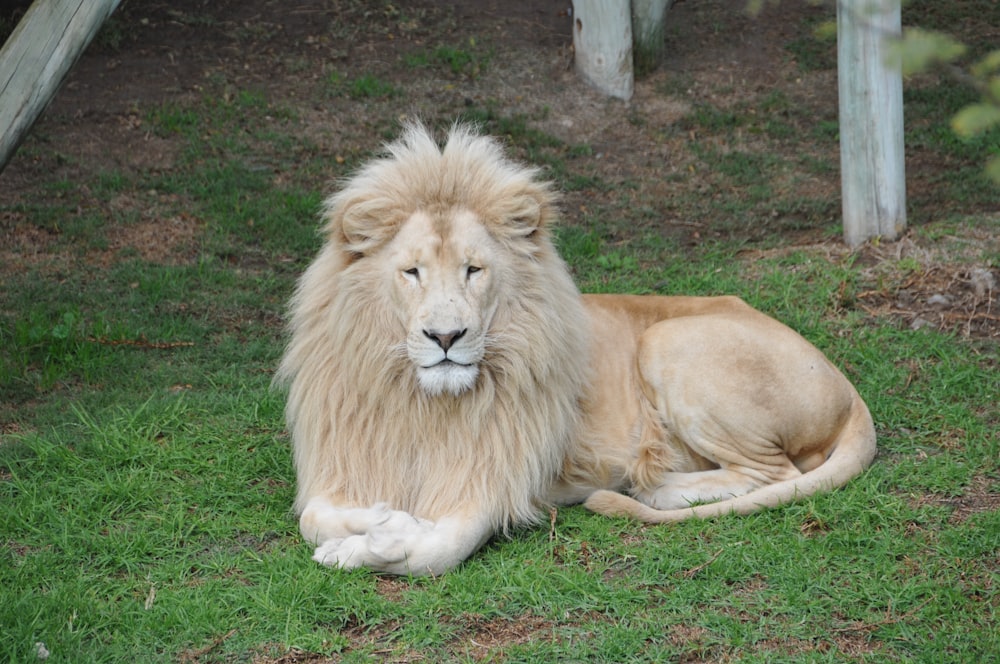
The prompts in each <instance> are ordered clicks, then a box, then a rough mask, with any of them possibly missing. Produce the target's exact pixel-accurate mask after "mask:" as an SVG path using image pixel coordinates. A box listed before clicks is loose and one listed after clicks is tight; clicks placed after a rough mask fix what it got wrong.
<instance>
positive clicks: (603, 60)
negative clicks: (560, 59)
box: [573, 0, 633, 99]
mask: <svg viewBox="0 0 1000 664" xmlns="http://www.w3.org/2000/svg"><path fill="white" fill-rule="evenodd" d="M573 50H574V52H575V57H576V69H577V71H579V72H580V75H581V76H583V78H584V80H585V81H587V83H589V84H590V85H592V86H594V87H595V88H597V89H598V90H600V91H601V92H603V93H604V94H607V95H611V96H612V97H618V98H620V99H629V98H631V96H632V85H633V79H632V17H631V12H630V9H629V2H628V0H614V1H606V2H602V1H601V0H574V1H573Z"/></svg>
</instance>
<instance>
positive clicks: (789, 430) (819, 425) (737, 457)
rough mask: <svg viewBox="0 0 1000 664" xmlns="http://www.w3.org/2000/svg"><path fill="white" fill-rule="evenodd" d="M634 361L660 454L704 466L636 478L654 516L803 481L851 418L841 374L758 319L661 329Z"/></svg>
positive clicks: (681, 323)
mask: <svg viewBox="0 0 1000 664" xmlns="http://www.w3.org/2000/svg"><path fill="white" fill-rule="evenodd" d="M639 352H640V362H639V365H640V373H641V377H642V390H643V393H644V394H645V396H646V398H647V399H649V402H650V403H651V404H652V405H653V407H654V408H655V410H656V413H657V415H658V416H659V418H660V423H661V425H662V429H663V432H664V433H663V436H664V437H663V440H662V441H661V443H660V444H661V445H663V446H665V447H667V448H668V449H673V450H680V451H681V454H679V455H677V458H680V459H683V458H684V457H685V455H690V456H691V458H697V459H698V461H699V464H700V465H694V464H688V465H687V467H685V464H681V467H677V466H675V467H667V468H660V469H655V470H656V472H649V471H648V470H647V469H645V468H637V469H636V470H635V471H634V473H633V476H634V477H636V478H637V482H636V485H635V486H633V489H632V492H633V494H634V495H635V497H636V499H638V500H639V501H640V502H643V503H645V504H647V505H650V506H652V507H655V508H658V509H665V510H670V509H677V508H682V507H687V506H689V505H691V504H693V503H703V502H715V501H719V500H725V499H729V498H733V497H737V496H742V495H745V494H748V493H750V492H751V491H753V490H755V489H758V488H761V487H763V486H767V485H771V484H775V483H777V482H782V481H785V480H790V479H794V478H796V477H800V476H801V475H802V472H801V471H802V469H803V468H808V466H809V465H810V464H812V465H815V461H814V460H813V459H814V458H817V457H819V458H822V457H825V454H826V453H827V449H828V446H829V444H830V441H832V440H834V439H835V437H836V434H837V431H838V430H839V428H840V426H841V423H842V422H843V421H844V418H845V417H846V414H847V413H848V412H849V407H850V392H849V391H848V388H847V387H845V386H847V383H846V381H844V380H843V378H842V377H841V376H840V374H839V373H837V372H836V370H835V369H833V368H832V366H831V365H830V364H829V363H828V362H827V361H826V359H825V358H824V357H823V356H822V354H820V353H819V351H817V350H816V349H815V348H813V347H812V346H811V345H810V344H808V343H807V342H806V341H805V340H804V339H802V338H801V337H799V336H798V335H796V334H795V333H794V332H792V331H791V330H789V329H788V328H786V327H785V326H782V325H780V324H779V323H777V322H776V321H773V320H770V319H767V318H766V317H764V316H763V315H762V314H758V313H754V314H746V315H743V316H739V317H734V316H729V315H718V316H715V315H706V316H694V317H690V318H680V319H672V320H668V321H663V322H660V323H658V324H656V325H654V326H651V327H650V328H649V329H648V330H647V331H646V333H645V334H644V335H643V338H642V340H641V346H640V351H639ZM644 458H645V457H644V456H642V455H641V456H640V457H639V459H638V463H639V464H642V463H643V462H644ZM799 466H801V468H800V467H799ZM666 471H670V472H666ZM692 471H693V472H692Z"/></svg>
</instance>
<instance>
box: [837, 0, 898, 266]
mask: <svg viewBox="0 0 1000 664" xmlns="http://www.w3.org/2000/svg"><path fill="white" fill-rule="evenodd" d="M900 19H901V15H900V0H840V1H839V2H838V3H837V79H838V84H839V87H838V92H839V97H840V182H841V192H842V197H843V216H844V241H845V242H846V243H847V244H848V245H850V246H852V247H853V246H857V245H859V244H862V243H863V242H866V241H868V240H871V239H873V238H884V239H887V240H895V239H896V238H898V237H899V236H900V234H902V232H903V231H904V230H905V229H906V171H905V165H904V159H903V157H904V154H903V75H902V69H901V67H900V65H898V64H896V65H890V64H888V59H887V57H886V56H887V50H888V49H887V44H886V40H888V39H892V38H898V37H899V35H900V34H901V25H900V24H901V20H900Z"/></svg>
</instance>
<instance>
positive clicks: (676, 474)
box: [277, 124, 875, 575]
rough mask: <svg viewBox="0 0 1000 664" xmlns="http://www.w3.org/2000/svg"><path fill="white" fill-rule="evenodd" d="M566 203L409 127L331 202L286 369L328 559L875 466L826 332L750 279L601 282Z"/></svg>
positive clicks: (487, 160)
mask: <svg viewBox="0 0 1000 664" xmlns="http://www.w3.org/2000/svg"><path fill="white" fill-rule="evenodd" d="M556 205H557V195H556V192H555V191H554V188H553V186H552V185H551V184H550V183H547V182H545V181H544V180H543V179H541V178H540V177H539V171H538V170H537V169H534V168H530V167H525V166H522V165H519V164H517V163H515V162H514V161H512V160H511V159H510V158H508V157H507V156H506V155H505V153H504V151H503V149H502V147H501V145H500V143H499V142H498V141H497V140H495V139H493V138H491V137H489V136H485V135H481V134H480V133H478V131H477V130H476V129H475V128H472V127H469V126H465V125H461V124H456V125H454V126H453V127H452V128H451V130H450V132H449V134H448V136H447V140H446V142H445V144H444V146H443V147H441V146H439V144H438V143H437V142H436V141H435V139H434V137H433V135H432V134H431V132H430V131H429V130H427V129H426V128H425V127H424V126H422V125H420V124H412V125H409V126H407V127H405V128H404V131H403V133H402V135H401V137H400V138H399V139H397V140H396V141H395V142H393V143H391V144H390V145H388V146H387V148H386V152H385V154H384V156H382V157H379V158H376V159H374V160H373V161H371V162H369V163H368V164H367V165H366V166H364V167H363V168H361V169H360V170H359V171H358V172H357V173H356V174H355V175H354V176H353V177H351V178H350V179H349V180H347V181H346V183H345V184H344V185H343V187H342V188H341V189H340V191H339V192H338V193H336V194H334V195H333V196H331V197H330V198H329V199H328V200H327V201H326V204H325V207H324V212H323V219H324V225H323V228H322V232H323V236H324V242H323V246H322V248H321V250H320V252H319V254H318V256H317V257H316V258H315V260H314V261H313V262H312V263H311V265H310V266H309V267H308V268H307V269H306V271H305V272H304V274H303V275H302V277H301V278H300V280H299V282H298V285H297V288H296V290H295V293H294V295H293V297H292V301H291V307H290V316H289V330H290V335H289V341H288V345H287V348H286V351H285V354H284V357H283V359H282V362H281V365H280V367H279V370H278V374H277V380H279V381H283V382H284V383H285V384H286V385H287V387H288V397H287V408H286V419H287V423H288V427H289V431H290V433H291V436H292V440H293V448H294V464H295V470H296V475H297V495H296V499H295V506H294V508H295V511H296V513H297V514H298V515H299V526H300V530H301V533H302V535H303V537H304V538H305V539H306V540H308V541H309V542H311V543H312V544H313V545H315V547H316V548H315V555H314V559H315V560H316V561H318V562H320V563H323V564H325V565H329V566H333V567H338V568H357V567H368V568H371V569H374V570H377V571H379V572H383V573H389V574H397V575H426V574H430V575H438V574H441V573H443V572H446V571H447V570H450V569H452V568H454V567H455V566H456V565H458V564H459V563H461V562H462V561H464V560H465V559H467V558H468V557H469V556H470V555H472V554H473V553H474V552H475V551H477V550H478V549H479V548H480V547H481V546H482V545H483V544H484V543H485V542H487V541H488V540H489V539H490V538H491V537H493V536H494V535H495V534H497V533H504V532H508V531H509V529H510V528H512V527H515V526H519V525H522V524H531V523H533V522H535V521H536V520H537V517H538V515H539V513H540V511H541V510H542V508H543V507H544V506H547V505H568V504H575V503H583V504H584V505H585V506H586V507H587V508H589V509H591V510H593V511H596V512H599V513H602V514H607V515H621V516H629V517H632V518H635V519H639V520H641V521H645V522H648V523H665V522H673V521H679V520H682V519H689V518H710V517H718V516H722V515H726V514H730V513H735V514H747V513H750V512H753V511H755V510H758V509H762V508H767V507H774V506H778V505H782V504H784V503H788V502H790V501H793V500H796V499H799V498H802V497H805V496H810V495H813V494H815V493H816V492H819V491H827V490H830V489H832V488H834V487H838V486H841V485H843V484H844V483H846V482H847V481H848V480H849V479H851V478H853V477H854V476H856V475H858V474H860V473H861V472H862V471H863V470H864V469H865V468H866V467H867V466H868V465H869V464H870V463H871V461H872V459H873V458H874V455H875V431H874V425H873V423H872V418H871V415H870V414H869V411H868V408H867V406H866V405H865V403H864V401H863V400H862V398H861V397H860V396H859V394H858V392H857V391H856V390H855V388H854V387H853V386H852V384H851V383H850V382H849V381H848V380H847V379H846V378H845V377H844V375H843V374H842V373H841V372H840V371H838V370H837V368H835V367H834V365H833V364H831V363H830V362H829V361H828V360H827V358H826V357H824V355H823V354H822V353H821V352H820V351H819V350H818V349H817V348H815V347H814V346H813V345H812V344H810V343H809V342H808V341H806V340H805V339H804V338H803V337H801V336H800V335H799V334H797V333H796V332H794V331H792V330H791V329H790V328H788V327H786V326H785V325H783V324H781V323H779V322H778V321H776V320H774V319H773V318H770V317H768V316H766V315H765V314H763V313H760V312H758V311H757V310H755V309H753V308H751V307H750V306H749V305H747V304H745V303H744V302H743V301H742V300H740V299H739V298H737V297H733V296H719V297H686V296H634V295H581V294H580V292H579V291H578V290H577V288H576V286H575V285H574V283H573V280H572V278H571V276H570V272H569V270H568V269H567V267H566V265H565V263H564V262H563V261H562V259H561V258H560V257H559V255H558V254H557V252H556V249H555V247H554V244H553V238H552V228H553V223H554V222H555V221H556V216H557V212H556Z"/></svg>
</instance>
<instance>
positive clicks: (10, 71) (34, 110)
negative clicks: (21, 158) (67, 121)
mask: <svg viewBox="0 0 1000 664" xmlns="http://www.w3.org/2000/svg"><path fill="white" fill-rule="evenodd" d="M119 1H120V0H35V2H34V3H33V4H32V5H31V7H30V8H29V9H28V11H27V13H26V14H25V15H24V17H23V18H22V19H21V21H20V23H18V24H17V28H15V30H14V33H13V34H11V36H10V37H9V38H8V39H7V42H6V43H5V44H4V46H3V49H2V50H0V170H3V167H4V166H6V165H7V161H8V160H9V159H10V158H11V157H12V156H13V155H14V151H15V150H17V146H18V145H20V144H21V141H22V140H23V139H24V137H25V136H26V135H27V133H28V130H30V129H31V126H32V125H33V124H34V123H35V121H36V120H37V119H38V117H39V116H40V115H41V114H42V112H43V111H44V110H45V107H46V106H48V104H49V102H50V101H51V100H52V97H53V96H54V95H55V93H56V91H57V90H58V89H59V85H60V84H61V83H62V81H63V79H64V78H65V77H66V74H67V73H68V72H69V70H70V69H71V68H72V67H73V65H74V64H75V63H76V61H77V59H78V58H79V57H80V55H81V54H82V53H83V50H84V49H85V48H86V47H87V44H89V43H90V40H91V39H92V38H93V37H94V35H95V34H97V31H98V29H99V28H100V27H101V25H102V24H103V23H104V21H106V20H107V18H108V17H109V16H111V13H112V12H113V11H114V10H115V7H117V6H118V3H119Z"/></svg>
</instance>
